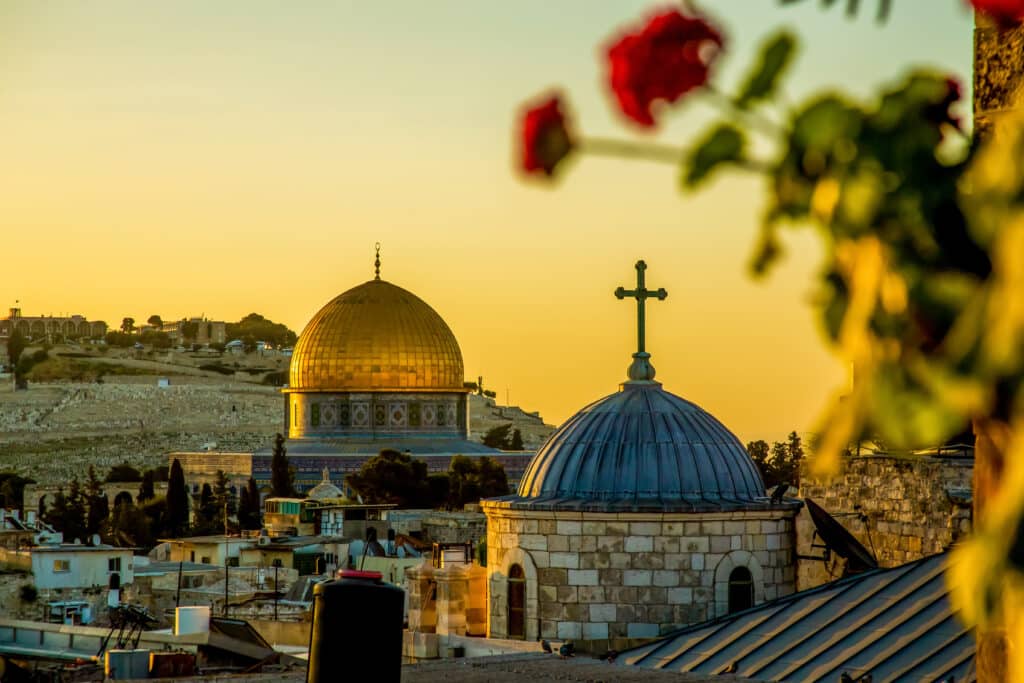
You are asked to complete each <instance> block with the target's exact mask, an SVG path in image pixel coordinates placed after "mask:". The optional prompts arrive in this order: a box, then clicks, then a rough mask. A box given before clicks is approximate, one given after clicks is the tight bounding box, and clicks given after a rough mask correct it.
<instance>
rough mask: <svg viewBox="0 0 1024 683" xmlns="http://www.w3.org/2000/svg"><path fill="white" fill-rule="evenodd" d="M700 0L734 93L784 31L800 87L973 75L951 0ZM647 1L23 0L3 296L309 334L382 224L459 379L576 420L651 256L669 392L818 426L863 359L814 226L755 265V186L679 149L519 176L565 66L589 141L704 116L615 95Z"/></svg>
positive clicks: (364, 275)
mask: <svg viewBox="0 0 1024 683" xmlns="http://www.w3.org/2000/svg"><path fill="white" fill-rule="evenodd" d="M700 4H701V5H702V6H704V7H705V8H708V9H709V12H710V14H711V16H712V17H714V18H715V20H716V21H717V22H718V23H719V24H720V25H721V26H723V28H724V30H725V32H726V34H727V36H728V43H727V46H726V53H725V55H724V57H723V60H722V62H721V63H720V67H721V68H720V69H719V71H718V73H717V76H716V81H717V83H718V84H719V86H720V87H721V88H723V89H725V90H728V89H730V88H732V87H734V86H735V84H736V82H737V80H738V78H739V75H740V73H741V72H742V71H743V70H744V67H745V66H746V65H747V64H748V63H749V62H750V61H751V58H752V53H753V51H754V49H755V47H756V45H757V43H758V42H759V40H760V39H761V38H762V37H764V36H766V35H767V34H768V33H770V32H772V31H773V30H775V29H776V28H778V27H781V26H790V27H791V28H793V30H794V31H795V32H797V33H798V34H799V35H800V36H801V39H802V48H801V52H800V55H799V57H798V61H797V63H796V66H795V68H794V69H793V70H792V72H791V73H790V76H789V78H788V79H787V84H786V89H785V90H786V92H785V100H786V102H789V103H795V102H799V101H800V100H801V99H803V98H804V97H806V96H807V95H808V94H810V93H813V92H816V91H820V90H822V89H824V88H843V89H845V90H848V91H851V92H853V93H855V94H858V95H866V94H867V93H869V92H871V91H872V90H873V89H874V88H875V87H877V86H878V85H880V84H883V83H886V82H889V81H892V80H894V79H896V78H897V77H899V76H900V75H901V74H902V73H904V72H905V71H906V69H907V68H909V67H910V66H911V65H921V64H926V65H934V66H937V67H940V68H942V69H944V70H947V71H949V72H950V73H952V74H953V75H955V76H956V77H957V78H959V79H960V80H961V81H962V82H963V83H965V84H966V85H969V83H970V77H969V75H970V60H971V31H972V20H971V16H970V14H969V13H968V12H967V11H966V9H965V8H964V6H963V4H962V3H961V2H959V0H909V1H901V2H896V3H893V11H892V16H891V17H890V20H889V21H888V23H886V24H884V25H880V24H878V23H876V22H875V21H874V18H873V12H874V3H873V2H864V3H861V4H862V6H863V7H862V10H861V16H860V17H858V18H856V19H854V20H851V19H849V18H847V17H846V16H845V14H844V13H843V11H842V8H841V7H835V8H833V9H831V10H828V11H826V10H823V9H821V3H819V2H817V0H805V1H804V2H802V3H798V4H796V5H780V4H779V3H778V2H775V1H774V0H721V1H716V2H713V3H712V2H703V3H700ZM840 4H844V3H840ZM652 7H657V5H652V4H650V3H642V2H625V1H621V2H593V1H592V0H571V1H570V0H564V1H552V0H518V1H516V2H482V1H476V2H470V1H469V0H466V1H464V2H455V1H439V2H430V3H424V2H386V3H368V2H312V1H308V2H287V3H284V2H263V1H259V0H247V1H246V2H215V3H212V2H208V0H196V1H189V0H175V1H174V2H158V1H156V0H153V1H149V2H143V3H140V2H135V1H123V2H121V1H115V0H108V1H105V2H96V3H83V2H78V1H71V0H69V1H66V2H63V1H59V0H50V1H48V2H45V3H41V2H36V1H35V0H9V1H7V2H4V3H2V4H0V26H2V27H3V28H2V29H0V30H2V35H3V39H2V40H0V121H2V125H0V149H2V150H3V151H2V157H0V159H2V161H0V226H2V227H0V234H2V235H3V247H2V249H3V255H4V258H3V266H2V269H0V272H2V273H3V275H2V278H0V298H2V301H0V304H3V306H4V307H6V306H7V305H12V306H13V305H14V302H15V300H19V301H20V305H21V307H22V309H23V312H24V314H26V315H39V314H52V315H60V314H66V313H67V314H70V313H81V314H84V315H86V316H88V317H89V318H92V319H104V320H106V321H107V322H108V323H110V324H111V325H113V326H117V325H118V324H119V323H120V320H121V318H122V317H124V316H132V317H134V318H135V319H136V320H137V321H142V320H145V319H146V318H147V317H148V316H149V315H151V314H153V313H157V314H159V315H161V316H162V317H163V318H164V319H165V320H170V319H176V318H181V317H183V316H195V315H202V314H205V315H206V316H208V317H211V318H213V319H226V320H237V319H238V318H240V317H241V316H243V315H245V314H246V313H249V312H251V311H257V312H259V313H262V314H264V315H266V316H267V317H270V318H272V319H274V320H277V321H282V322H285V323H287V324H288V325H289V326H291V327H292V328H293V329H295V330H296V331H297V332H298V331H300V330H301V329H302V327H303V326H304V325H305V324H306V321H307V320H308V319H309V318H310V317H311V316H312V315H313V313H315V312H316V310H317V309H318V308H319V307H320V306H322V305H323V304H324V303H326V302H327V301H328V300H329V299H330V298H332V297H333V296H335V295H336V294H338V293H340V292H341V291H343V290H345V289H348V288H349V287H352V286H354V285H356V284H358V283H360V282H363V281H365V280H367V279H369V278H371V277H372V274H373V263H372V262H373V245H374V243H375V242H377V241H379V242H381V243H382V244H383V250H382V259H383V269H382V274H383V277H384V279H387V280H390V281H392V282H394V283H396V284H398V285H400V286H402V287H405V288H407V289H410V290H412V291H413V292H415V293H417V294H418V295H419V296H421V297H422V298H423V299H425V300H426V301H427V302H428V303H430V304H431V305H432V306H433V307H434V308H435V309H436V310H437V311H438V312H439V313H440V314H441V315H442V316H443V317H444V318H445V319H446V320H447V322H448V324H449V325H450V326H451V328H452V330H453V331H454V332H455V334H456V336H457V337H458V339H459V342H460V344H461V347H462V352H463V355H464V357H465V361H466V374H467V376H468V377H469V378H471V379H475V378H476V376H477V375H480V374H482V375H483V376H484V382H485V384H486V385H487V386H488V387H489V388H491V389H494V390H496V391H497V392H498V393H499V397H500V399H501V400H504V398H505V392H506V388H507V389H508V393H509V397H510V399H511V402H512V403H513V404H518V405H521V406H523V407H524V408H525V409H527V410H539V411H540V412H541V414H542V415H543V416H544V418H545V419H546V420H547V421H548V422H554V423H559V422H561V421H562V420H564V419H565V418H566V417H568V416H569V415H570V414H572V413H573V412H574V411H575V410H576V409H578V408H579V407H581V406H583V405H584V404H586V403H589V402H590V401H592V400H594V399H597V398H599V397H600V396H603V395H605V394H608V393H610V392H611V391H613V390H614V389H615V388H616V385H617V384H618V383H619V382H620V381H622V380H623V379H625V369H626V367H627V365H628V364H629V360H630V358H629V355H630V353H631V352H632V350H633V347H634V343H635V341H634V339H635V324H634V310H635V306H634V305H633V304H632V302H620V301H617V300H616V299H615V298H614V297H613V296H612V291H613V290H614V289H615V287H616V286H617V285H620V284H621V285H625V286H627V287H628V286H631V285H632V284H633V278H634V271H633V263H634V261H636V260H637V259H638V258H644V259H646V261H647V263H648V266H649V269H648V284H649V286H653V287H665V288H667V289H668V290H669V298H668V299H667V300H666V301H664V302H654V303H651V304H650V306H649V328H648V350H649V351H650V352H651V353H652V356H653V357H652V361H653V363H654V365H655V367H656V368H657V370H658V379H660V380H661V381H662V382H664V384H665V386H666V388H667V389H669V390H670V391H673V392H675V393H678V394H680V395H682V396H684V397H686V398H688V399H690V400H692V401H694V402H696V403H698V404H700V405H701V406H702V407H704V408H706V409H707V410H709V411H711V412H712V413H713V414H715V415H716V416H717V417H718V418H719V419H721V420H722V421H723V422H724V423H725V424H726V425H728V426H729V427H730V428H731V429H733V430H734V431H735V432H736V433H737V435H738V436H739V437H740V438H741V439H743V440H749V439H757V438H765V439H768V440H772V439H782V438H783V437H784V435H785V434H786V433H787V432H788V431H789V430H791V429H797V430H800V431H808V430H811V429H813V427H814V423H815V418H816V416H817V414H818V412H819V409H820V408H821V407H822V406H823V405H824V403H825V402H826V401H828V400H830V397H831V396H832V395H834V392H835V391H836V390H839V389H842V388H843V386H844V385H845V384H846V383H847V381H848V380H847V379H846V372H845V370H844V368H843V366H842V364H841V363H840V362H839V361H838V360H836V359H835V358H833V357H832V356H830V355H829V353H828V351H827V350H826V349H825V347H824V346H823V342H822V337H821V335H820V333H819V332H818V330H817V327H816V323H815V319H814V315H813V312H812V310H811V308H810V306H809V303H808V301H809V298H810V295H811V291H810V289H809V286H810V281H811V275H812V273H813V272H814V269H815V267H816V265H817V261H818V257H819V255H818V251H817V247H816V244H815V242H814V239H813V237H812V236H811V235H810V234H808V233H806V232H793V233H792V234H791V235H790V236H789V241H788V243H787V256H786V260H785V263H784V265H783V266H782V267H781V268H779V269H778V270H776V271H775V272H774V273H773V274H772V275H771V276H770V277H769V278H768V279H767V280H765V281H761V282H754V281H752V280H751V279H750V277H749V276H748V275H747V272H746V263H747V261H748V258H749V255H750V252H751V247H752V244H753V242H754V239H755V237H756V234H757V227H758V220H759V215H760V212H761V209H762V195H763V193H762V184H761V180H759V179H758V178H752V177H742V176H734V175H728V176H725V177H722V178H720V179H718V180H717V181H715V182H714V184H713V185H712V186H710V187H709V188H708V189H706V190H704V191H702V192H700V193H699V194H696V195H692V196H687V195H682V194H681V193H680V192H679V191H678V180H677V171H676V169H674V168H672V167H671V166H667V165H658V164H652V163H641V162H626V161H616V160H607V159H597V158H588V159H582V160H580V162H579V163H575V164H573V165H572V166H571V167H570V168H569V169H567V170H568V172H567V173H566V174H565V177H564V178H563V179H562V181H561V182H560V183H558V185H557V187H554V188H550V187H544V186H540V185H538V184H537V183H530V182H524V181H523V180H521V179H520V178H519V177H518V176H517V175H516V173H515V170H514V165H513V135H512V131H513V130H514V128H515V121H516V116H517V110H518V108H519V106H520V104H521V102H523V101H524V100H528V99H531V98H532V97H533V96H535V95H537V94H538V93H540V92H543V91H545V90H546V89H548V88H551V87H553V86H561V87H563V88H564V90H565V92H566V95H567V97H568V99H569V101H570V102H571V105H572V109H573V112H574V115H575V118H576V125H577V128H578V129H579V130H580V131H582V132H585V133H586V134H590V135H601V136H635V135H640V136H642V137H643V138H645V139H650V140H654V141H657V142H661V143H665V144H680V145H682V144H685V143H686V141H687V139H688V136H690V135H692V134H693V133H694V132H696V131H697V130H699V128H700V124H701V123H702V122H704V121H706V120H707V114H708V112H709V110H710V109H709V104H708V103H707V102H702V101H699V100H694V101H691V102H688V103H687V105H686V106H684V107H682V108H681V109H680V110H679V111H678V112H677V113H676V114H675V115H674V116H673V117H672V121H671V123H670V124H669V125H668V126H666V127H664V128H663V129H662V130H661V131H660V132H659V133H658V134H656V135H653V136H652V135H644V134H638V133H636V132H635V130H633V129H631V128H629V127H628V126H627V125H626V124H624V123H623V122H622V120H621V119H620V118H618V117H617V115H616V113H615V112H614V110H613V108H612V107H611V106H610V103H609V101H608V99H607V96H606V89H605V86H604V84H603V81H602V78H603V75H604V65H603V63H602V59H601V52H600V47H601V45H603V44H605V43H606V42H607V40H608V38H609V37H610V36H612V35H614V33H615V31H616V30H617V28H618V27H621V26H624V25H629V24H632V23H636V22H637V21H638V19H639V18H640V17H642V16H643V15H644V14H645V13H646V12H647V11H649V10H650V9H651V8H652ZM965 95H966V96H968V97H969V91H968V90H967V89H966V88H965ZM968 101H969V100H968ZM961 113H962V114H963V115H964V116H967V115H968V112H967V111H966V108H965V109H964V111H962V112H961Z"/></svg>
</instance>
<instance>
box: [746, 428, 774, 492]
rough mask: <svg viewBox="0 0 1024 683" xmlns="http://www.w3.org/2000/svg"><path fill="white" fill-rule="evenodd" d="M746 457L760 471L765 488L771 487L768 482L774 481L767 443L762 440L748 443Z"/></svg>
mask: <svg viewBox="0 0 1024 683" xmlns="http://www.w3.org/2000/svg"><path fill="white" fill-rule="evenodd" d="M747 455H749V456H750V459H751V460H753V461H754V464H755V465H757V469H758V470H760V471H761V478H762V479H764V482H765V486H771V484H769V483H768V482H769V481H771V480H773V479H774V474H775V473H774V472H773V471H772V465H771V447H770V446H769V445H768V442H767V441H765V440H763V439H758V440H757V441H750V442H748V443H747Z"/></svg>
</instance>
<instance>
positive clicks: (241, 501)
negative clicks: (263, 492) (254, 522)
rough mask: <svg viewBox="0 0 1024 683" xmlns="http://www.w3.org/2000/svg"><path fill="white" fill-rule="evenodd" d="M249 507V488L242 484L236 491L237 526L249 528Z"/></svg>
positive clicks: (250, 515) (250, 511)
mask: <svg viewBox="0 0 1024 683" xmlns="http://www.w3.org/2000/svg"><path fill="white" fill-rule="evenodd" d="M251 507H252V506H251V505H250V504H249V489H248V487H245V486H243V487H242V488H241V490H240V491H239V492H238V528H240V529H248V528H249V524H250V522H249V520H250V518H251V517H252V510H251V509H250V508H251Z"/></svg>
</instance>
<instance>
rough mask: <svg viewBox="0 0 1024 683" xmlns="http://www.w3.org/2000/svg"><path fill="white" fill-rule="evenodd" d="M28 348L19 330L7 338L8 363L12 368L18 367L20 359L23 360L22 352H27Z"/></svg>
mask: <svg viewBox="0 0 1024 683" xmlns="http://www.w3.org/2000/svg"><path fill="white" fill-rule="evenodd" d="M26 346H27V343H26V341H25V337H23V336H22V334H21V332H19V331H18V330H14V331H13V332H11V336H10V337H8V338H7V362H8V364H9V365H10V366H11V368H16V367H17V366H18V359H19V358H21V352H22V351H24V350H25V347H26Z"/></svg>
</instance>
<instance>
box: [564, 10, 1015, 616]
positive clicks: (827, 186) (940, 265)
mask: <svg viewBox="0 0 1024 683" xmlns="http://www.w3.org/2000/svg"><path fill="white" fill-rule="evenodd" d="M824 4H826V5H830V6H831V5H835V4H838V3H836V2H825V3H824ZM846 5H847V11H848V12H850V13H851V14H856V12H857V10H858V9H859V3H858V2H856V0H848V1H847V2H846ZM889 6H890V4H889V3H888V2H884V1H883V2H880V3H879V12H880V16H882V17H883V18H884V16H885V15H886V14H887V12H888V10H889ZM795 45H796V40H795V38H793V37H792V36H789V35H786V34H781V35H776V36H773V37H771V38H769V39H768V40H767V41H766V42H765V44H764V45H763V46H762V48H761V51H760V54H759V55H758V57H757V59H756V62H755V64H754V65H753V66H752V68H751V69H750V70H749V72H748V75H747V76H746V77H745V78H744V79H742V81H741V85H740V88H739V91H738V94H737V95H735V96H731V97H730V96H728V95H725V94H722V93H721V91H719V90H716V89H714V88H713V87H712V86H710V85H709V86H707V87H705V88H704V90H703V92H704V93H705V94H708V95H710V97H709V98H708V100H709V101H710V102H712V103H713V104H716V105H719V107H720V110H721V116H720V117H719V118H718V119H717V120H713V121H712V122H711V124H710V126H709V127H708V129H707V130H708V132H706V133H704V134H703V135H700V136H698V137H697V139H696V141H695V144H694V146H692V147H690V148H689V151H683V150H680V151H679V154H678V155H677V156H675V158H676V159H681V160H682V168H681V175H682V179H683V186H684V187H685V188H687V189H695V188H698V187H701V186H702V184H703V183H705V182H707V181H708V180H709V179H710V177H711V175H712V173H714V172H716V171H718V170H720V169H723V168H732V169H741V170H747V171H749V170H757V171H763V172H764V173H765V175H766V177H767V210H766V212H765V214H764V219H763V223H762V226H761V230H760V235H759V238H758V240H757V244H756V248H755V251H754V254H753V259H752V263H751V268H752V272H753V273H754V274H755V275H759V276H760V275H764V274H766V273H768V272H769V271H770V270H771V268H772V267H773V266H774V265H776V264H777V263H778V261H779V260H780V258H781V256H782V253H783V245H784V239H783V237H784V235H783V232H784V231H785V230H791V229H807V228H810V229H813V230H814V231H815V232H816V234H817V235H818V236H819V237H820V239H821V242H822V244H823V246H824V255H825V256H824V263H823V266H822V268H821V269H820V271H819V274H818V276H817V279H816V286H815V298H814V305H815V307H816V310H817V312H818V314H819V317H820V322H821V325H822V328H823V330H824V333H825V336H826V338H827V340H828V342H829V343H830V345H832V346H833V347H834V348H835V350H836V351H837V352H838V353H839V354H840V355H841V356H842V358H843V359H844V360H845V361H846V362H847V363H849V365H850V366H851V367H852V368H853V372H854V382H853V387H852V389H851V390H850V391H849V392H848V393H847V394H846V395H844V396H838V395H837V396H836V400H834V401H832V402H831V405H830V406H829V407H828V409H827V410H826V411H825V414H824V416H823V417H822V419H821V423H820V428H819V438H818V440H817V442H816V443H815V444H814V450H815V457H814V458H813V460H812V465H813V467H814V469H815V470H816V471H817V473H819V474H831V473H835V472H836V471H837V469H838V466H839V461H840V457H841V455H842V454H843V453H844V452H848V451H847V446H848V445H849V444H851V443H860V442H861V441H863V440H874V441H878V440H881V441H882V442H884V443H885V444H887V445H888V446H890V447H892V448H896V449H907V448H910V449H914V448H921V447H926V446H936V445H939V444H942V443H944V442H947V440H948V439H950V438H951V437H953V436H954V435H956V434H961V433H962V432H963V431H964V430H965V428H967V427H968V426H969V425H971V424H972V423H973V424H974V425H975V427H976V429H982V430H983V431H984V432H985V433H986V434H987V435H988V436H987V437H986V439H985V443H986V444H991V445H992V450H993V452H994V453H995V455H996V459H997V460H999V459H1000V458H1001V457H1002V456H1005V459H1004V460H1002V468H1003V469H1002V471H1000V472H999V474H998V475H997V476H998V477H999V479H1000V481H999V486H998V487H995V488H997V489H998V490H997V491H996V492H995V493H993V494H991V496H990V495H989V493H988V492H985V493H984V495H985V496H986V499H985V501H984V502H985V515H984V517H983V518H982V519H980V520H979V524H978V525H977V527H976V534H975V535H974V538H973V540H971V541H970V542H968V543H967V544H964V545H963V546H962V547H961V548H960V549H959V550H958V553H957V555H958V557H959V564H958V565H957V566H958V569H957V570H955V574H954V582H953V585H954V586H955V589H956V592H955V595H956V599H957V605H958V607H959V609H960V610H961V611H962V612H963V614H965V615H966V616H967V617H968V618H969V619H971V620H973V621H974V622H984V621H985V620H986V619H989V618H991V617H993V616H996V614H995V612H996V611H997V606H998V605H1000V604H1004V601H1003V598H1004V597H1005V596H1006V595H1018V596H1024V521H1022V520H1024V496H1022V495H1020V492H1021V491H1024V172H1022V168H1024V166H1022V162H1024V115H1021V114H1020V113H1019V112H1014V111H1013V110H1007V111H1004V112H1002V113H1001V114H1000V117H999V118H998V119H997V121H996V123H995V124H994V127H993V129H992V130H991V131H989V132H987V133H986V137H985V140H983V141H982V140H978V139H976V138H975V136H974V135H973V134H972V133H970V132H968V131H966V130H964V129H963V127H962V126H961V123H960V121H959V120H958V119H957V118H956V116H955V115H954V113H953V112H952V111H951V107H952V106H954V105H955V104H956V103H957V101H958V100H959V98H960V88H959V86H958V84H957V83H956V82H955V81H952V80H950V79H949V78H948V77H947V76H946V75H945V74H942V73H938V72H935V71H930V70H926V69H919V70H915V71H912V72H910V73H909V74H906V75H905V76H903V77H902V78H901V79H900V80H899V81H897V82H896V83H894V84H893V85H891V86H889V87H886V88H884V89H882V90H881V91H880V92H879V93H878V94H877V95H876V96H875V97H873V98H868V99H863V100H860V99H855V98H853V97H851V96H849V95H847V94H844V93H840V92H827V93H819V94H816V95H814V96H812V97H810V98H809V99H808V100H807V101H805V102H803V103H800V104H798V105H796V106H793V107H789V106H782V105H780V103H778V102H776V100H777V99H778V98H777V97H776V96H775V93H776V91H777V90H778V89H779V88H780V82H781V80H782V77H783V76H784V74H785V71H786V67H787V66H788V65H789V63H790V62H791V61H792V58H793V55H794V53H795V49H794V48H795ZM667 113H668V110H666V111H665V112H663V114H664V115H667ZM589 149H594V146H592V145H591V146H588V144H587V141H586V140H585V139H584V140H583V141H581V144H580V145H579V150H581V151H582V152H587V151H588V150H589ZM600 149H603V150H605V151H606V153H607V152H608V151H609V150H611V151H614V152H615V153H616V154H618V155H619V156H623V157H631V158H644V157H646V158H666V157H668V158H672V157H673V154H672V153H671V151H666V150H665V148H664V147H659V148H657V149H655V148H654V147H652V146H650V145H646V146H645V145H644V144H643V143H637V144H632V143H627V142H616V143H615V144H608V143H605V144H603V145H602V146H601V148H600ZM645 150H649V151H651V152H652V153H651V154H645V153H644V151H645ZM653 152H657V153H658V154H657V155H655V154H654V153H653ZM755 153H756V154H757V156H756V157H755V156H754V154H755ZM992 435H995V436H992ZM765 445H766V444H765ZM757 451H758V453H759V454H760V455H761V457H762V458H763V459H765V460H766V462H767V461H770V460H771V459H772V458H773V456H772V455H770V454H767V453H764V452H763V451H764V447H762V446H761V445H758V449H757ZM779 453H780V455H781V453H782V449H780V451H779Z"/></svg>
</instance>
